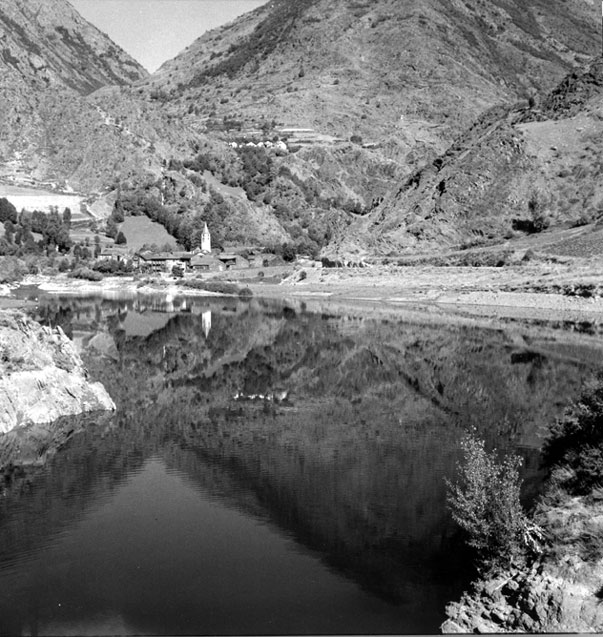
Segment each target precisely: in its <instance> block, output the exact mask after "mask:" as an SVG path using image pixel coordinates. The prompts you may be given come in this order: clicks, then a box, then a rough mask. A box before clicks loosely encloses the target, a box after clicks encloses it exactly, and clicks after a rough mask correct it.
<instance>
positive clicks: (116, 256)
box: [97, 224, 322, 278]
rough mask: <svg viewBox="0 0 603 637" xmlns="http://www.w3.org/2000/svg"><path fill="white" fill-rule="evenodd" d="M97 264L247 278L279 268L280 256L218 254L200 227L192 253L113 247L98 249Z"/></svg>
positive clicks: (243, 250) (249, 250)
mask: <svg viewBox="0 0 603 637" xmlns="http://www.w3.org/2000/svg"><path fill="white" fill-rule="evenodd" d="M165 247H166V248H167V247H168V246H165ZM97 262H101V263H102V262H106V263H115V264H116V267H119V266H122V267H123V266H125V265H126V264H129V265H130V268H131V269H132V270H134V271H135V272H139V273H141V274H164V275H169V276H173V277H175V278H180V277H183V276H185V275H189V274H201V273H212V272H213V273H218V272H223V271H226V270H248V271H249V274H250V275H253V274H255V275H259V272H260V271H262V270H265V269H266V268H270V269H274V267H275V266H279V265H282V259H281V257H279V256H278V255H275V254H272V253H267V252H265V251H264V250H263V249H262V248H257V247H254V246H248V247H239V248H237V249H236V251H235V250H234V249H230V250H223V251H222V252H218V250H217V249H212V245H211V234H210V232H209V229H208V227H207V224H205V225H204V228H203V232H202V237H201V245H200V246H199V247H198V248H195V249H194V250H191V251H186V250H173V249H170V250H167V249H162V250H151V249H145V248H144V247H143V248H142V249H140V250H132V249H130V248H128V246H127V245H119V244H114V245H110V246H106V247H104V248H103V249H101V251H100V253H99V254H98V257H97ZM297 262H298V264H299V265H305V266H308V267H319V268H320V267H322V264H321V262H320V261H313V260H311V259H309V258H307V257H303V256H301V257H300V258H299V259H297ZM239 274H242V273H239ZM259 276H261V275H259Z"/></svg>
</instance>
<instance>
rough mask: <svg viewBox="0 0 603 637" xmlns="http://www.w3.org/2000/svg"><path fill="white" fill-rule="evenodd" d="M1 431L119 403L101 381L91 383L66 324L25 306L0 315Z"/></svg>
mask: <svg viewBox="0 0 603 637" xmlns="http://www.w3.org/2000/svg"><path fill="white" fill-rule="evenodd" d="M0 354H1V355H0V404H1V405H2V407H1V409H0V432H1V433H5V432H7V431H10V430H11V429H14V428H15V427H19V426H23V425H27V424H31V423H46V422H51V421H53V420H56V419H57V418H59V417H60V416H66V415H73V414H80V413H82V412H86V411H100V410H112V409H115V404H114V403H113V401H112V400H111V398H110V396H109V394H107V392H106V390H105V388H104V387H103V386H102V385H101V384H100V383H90V382H89V381H88V375H87V372H86V370H85V369H84V366H83V364H82V361H81V359H80V358H79V356H78V354H77V352H76V350H75V348H74V345H73V343H72V342H71V341H70V340H69V339H68V338H67V337H66V336H65V334H64V333H63V331H62V330H61V329H60V328H56V329H54V330H52V329H50V328H48V327H42V326H40V325H39V324H38V323H36V322H35V321H33V320H31V319H28V318H27V317H26V316H25V315H23V314H21V313H19V312H9V311H5V312H2V314H1V315H0Z"/></svg>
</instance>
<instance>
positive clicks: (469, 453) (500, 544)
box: [447, 432, 539, 567]
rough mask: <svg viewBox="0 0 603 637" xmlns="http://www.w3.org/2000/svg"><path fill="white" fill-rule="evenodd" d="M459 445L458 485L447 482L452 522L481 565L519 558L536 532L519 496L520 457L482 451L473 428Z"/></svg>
mask: <svg viewBox="0 0 603 637" xmlns="http://www.w3.org/2000/svg"><path fill="white" fill-rule="evenodd" d="M461 449H462V450H463V461H462V462H460V463H459V465H458V471H459V474H460V483H457V484H452V483H451V482H447V487H448V496H447V499H448V506H449V508H450V511H451V513H452V517H453V519H454V521H455V522H456V523H457V524H458V525H459V526H460V527H461V528H462V529H463V531H464V532H465V533H466V535H467V538H468V539H467V543H468V545H469V546H471V547H472V548H473V549H475V550H476V551H477V554H478V557H479V560H480V562H481V563H482V564H483V565H486V566H489V567H501V566H503V567H504V566H508V565H510V564H513V563H521V562H523V561H524V559H525V556H526V553H527V551H528V550H529V549H533V548H536V546H537V538H538V536H539V532H538V529H537V528H536V527H534V525H532V524H531V523H530V521H529V519H528V517H527V515H526V513H525V512H524V510H523V507H522V505H521V503H520V500H519V496H520V489H521V479H520V477H519V469H520V467H521V463H522V461H521V458H519V457H518V456H516V455H508V456H506V457H505V458H503V459H502V460H499V459H498V457H497V454H496V450H493V451H491V452H488V451H486V448H485V443H484V441H483V440H480V439H479V438H477V437H476V435H475V434H474V433H472V432H469V433H467V434H466V435H465V437H464V438H463V439H462V441H461Z"/></svg>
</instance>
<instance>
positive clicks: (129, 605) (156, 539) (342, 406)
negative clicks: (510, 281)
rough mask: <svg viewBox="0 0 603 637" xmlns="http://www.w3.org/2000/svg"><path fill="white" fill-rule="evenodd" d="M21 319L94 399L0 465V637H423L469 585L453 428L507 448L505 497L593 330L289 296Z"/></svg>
mask: <svg viewBox="0 0 603 637" xmlns="http://www.w3.org/2000/svg"><path fill="white" fill-rule="evenodd" d="M32 293H33V292H32ZM315 310H319V311H315ZM36 316H37V318H38V319H40V320H41V321H43V322H46V323H47V324H50V325H61V327H62V328H63V329H64V330H65V332H66V333H67V334H68V335H69V336H70V338H72V339H73V340H74V342H75V343H76V344H77V346H78V347H79V348H80V350H81V352H82V356H83V358H84V359H85V361H86V364H87V366H88V369H89V370H90V373H91V375H92V376H93V377H94V378H95V379H99V380H102V382H103V383H104V384H105V386H106V387H107V389H108V390H109V393H110V394H111V395H112V396H113V397H114V399H115V401H116V403H117V404H118V411H117V413H116V414H115V415H100V416H98V415H94V416H91V417H86V418H80V419H71V420H65V421H64V422H63V425H62V431H63V432H69V435H68V436H67V438H68V439H67V441H66V442H64V443H63V444H61V445H60V448H59V449H58V450H57V449H56V446H57V444H58V442H59V441H58V440H55V441H52V440H46V439H44V438H43V437H42V436H41V434H39V433H38V434H35V432H34V434H35V436H33V437H34V438H35V444H33V447H32V451H31V458H32V459H33V458H35V459H36V461H37V462H36V466H28V467H26V468H25V469H24V470H23V469H16V470H14V471H12V472H11V471H7V476H6V479H5V488H4V496H3V498H2V499H1V500H0V590H2V595H1V596H0V628H1V631H2V632H3V633H4V634H39V635H68V634H73V635H80V634H81V635H83V634H277V633H278V634H287V633H295V634H300V633H323V634H324V633H339V634H342V633H361V634H371V633H373V634H374V633H379V634H384V633H433V632H437V630H438V627H439V625H440V623H441V622H442V621H443V618H444V615H443V612H444V606H445V604H446V603H447V602H449V601H451V600H454V599H456V598H458V597H459V595H460V593H461V592H462V590H463V587H464V586H465V585H466V583H467V579H468V578H469V577H470V576H471V569H470V568H469V559H468V555H467V554H466V553H465V552H464V551H463V549H462V545H461V542H460V538H459V536H458V533H457V531H456V529H455V528H454V525H453V524H452V522H451V520H450V517H449V515H448V513H447V512H446V507H445V487H444V479H445V478H446V477H452V476H453V475H454V468H455V463H456V462H457V460H458V458H459V449H458V442H459V439H460V437H461V435H462V433H463V431H464V430H465V428H466V427H467V426H475V427H477V428H478V430H479V431H480V433H481V434H482V435H483V436H484V437H485V438H486V440H487V442H488V444H489V445H495V446H497V447H498V448H500V449H502V450H518V451H519V452H520V453H521V455H522V456H523V457H524V459H525V463H524V475H525V485H526V486H525V494H524V495H525V498H526V501H529V499H530V497H531V496H532V495H533V494H534V493H535V492H536V491H537V489H538V485H539V481H540V477H541V476H540V474H539V470H538V449H539V446H540V444H541V437H540V436H541V432H542V427H543V425H544V424H545V423H547V422H550V421H551V420H552V419H553V418H554V417H555V416H556V415H558V414H559V413H560V412H561V411H562V410H563V408H564V407H565V406H566V405H567V404H568V402H569V401H570V400H572V399H573V398H574V397H575V396H576V395H577V393H578V392H579V389H580V385H581V383H582V382H583V381H584V379H586V378H587V377H588V376H589V375H590V374H591V373H592V372H593V370H594V369H595V368H596V367H597V365H598V364H599V361H600V360H601V348H600V340H601V339H600V337H599V336H598V335H597V334H596V333H591V334H586V335H582V336H580V337H579V338H578V336H576V335H575V334H572V333H570V332H567V331H565V330H558V331H557V332H554V331H553V330H549V331H548V332H547V331H546V330H544V329H543V330H542V331H541V332H538V331H534V329H530V328H529V327H528V326H526V325H523V324H513V325H509V327H508V329H477V328H475V327H468V326H462V325H456V326H448V327H446V326H444V325H443V324H439V323H438V321H435V322H434V321H433V320H426V321H424V322H423V321H420V320H417V319H416V318H414V319H412V320H410V319H406V320H393V319H389V320H385V319H378V318H376V317H374V318H371V317H370V316H363V315H362V314H357V313H349V312H347V313H346V312H341V311H332V312H331V311H329V310H328V308H327V307H326V306H325V307H322V308H313V307H306V306H304V305H303V304H300V303H297V304H294V303H288V304H287V303H284V304H283V303H275V302H268V301H258V300H254V301H252V302H249V303H244V302H241V301H238V300H235V299H221V300H205V299H202V300H200V299H197V300H193V299H166V298H165V297H163V298H162V297H136V298H130V299H122V300H113V301H109V300H102V299H98V298H86V299H64V298H63V299H62V298H57V297H42V298H41V299H40V305H39V309H38V310H37V311H36ZM565 327H567V326H565ZM545 332H546V333H545ZM595 332H596V330H595ZM551 334H554V336H553V337H551ZM84 425H85V426H84ZM72 431H73V433H71V432H72ZM19 435H23V434H19ZM36 436H37V437H36Z"/></svg>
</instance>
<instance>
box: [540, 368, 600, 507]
mask: <svg viewBox="0 0 603 637" xmlns="http://www.w3.org/2000/svg"><path fill="white" fill-rule="evenodd" d="M543 462H544V464H545V465H546V466H547V467H548V468H549V469H555V468H563V469H564V471H561V472H558V473H557V475H558V476H562V477H558V480H557V482H558V484H559V486H561V487H562V488H564V489H565V490H567V491H568V492H569V493H571V494H573V495H585V494H589V493H590V492H591V491H592V490H593V489H595V488H600V487H601V486H603V372H600V373H599V374H598V376H597V377H596V378H595V379H594V380H593V381H591V382H589V383H587V384H586V386H585V388H584V391H583V392H582V395H581V396H580V398H579V399H578V400H577V402H576V403H575V404H574V405H572V406H570V407H569V408H568V409H567V411H566V412H565V415H564V416H563V418H561V419H560V420H558V421H557V422H556V423H555V424H554V425H553V426H552V427H551V428H550V433H549V436H548V437H547V439H546V440H545V443H544V448H543Z"/></svg>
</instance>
